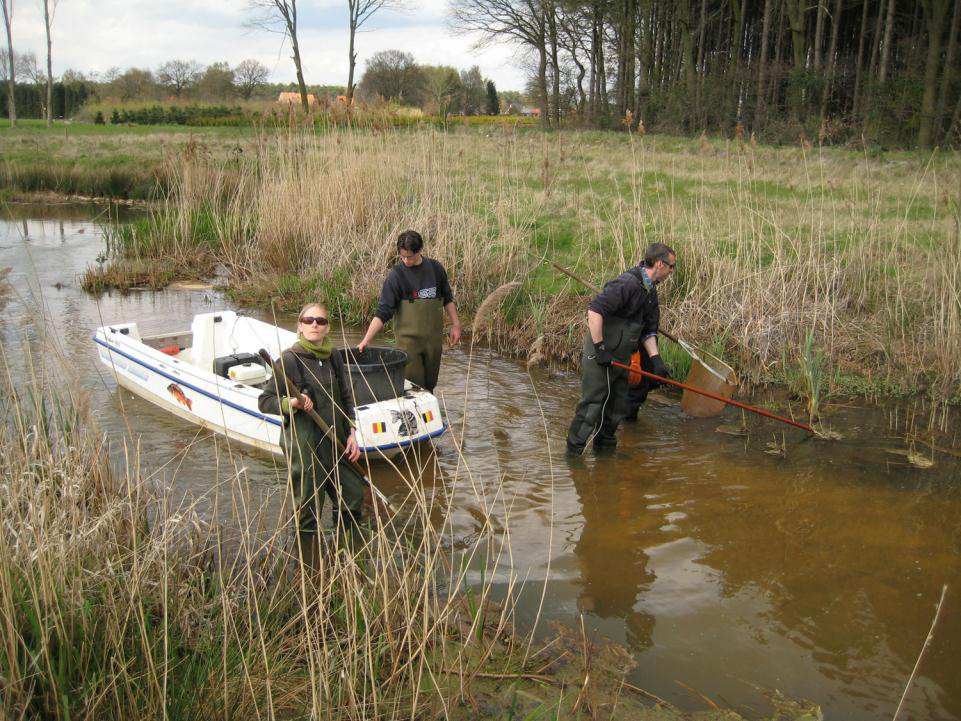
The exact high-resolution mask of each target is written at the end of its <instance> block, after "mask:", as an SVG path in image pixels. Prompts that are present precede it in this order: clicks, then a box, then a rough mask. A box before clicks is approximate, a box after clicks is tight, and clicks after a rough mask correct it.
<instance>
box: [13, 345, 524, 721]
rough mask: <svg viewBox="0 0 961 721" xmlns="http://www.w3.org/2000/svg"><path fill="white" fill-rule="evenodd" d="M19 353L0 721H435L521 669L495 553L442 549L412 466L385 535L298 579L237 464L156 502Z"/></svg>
mask: <svg viewBox="0 0 961 721" xmlns="http://www.w3.org/2000/svg"><path fill="white" fill-rule="evenodd" d="M4 358H5V359H6V356H4ZM34 358H35V357H34V356H28V362H27V363H26V366H25V368H26V370H24V368H21V367H18V368H17V369H16V370H14V369H12V368H11V366H10V365H9V364H6V363H5V364H4V367H3V368H2V369H0V372H2V375H3V378H4V379H5V380H4V381H3V393H2V396H0V399H2V400H0V414H2V418H0V619H2V622H0V717H2V718H10V719H15V718H52V719H78V718H87V719H111V718H112V719H125V720H129V719H141V718H142V719H148V718H149V719H160V718H164V719H186V718H191V719H214V718H216V719H240V718H243V719H255V718H264V719H274V718H313V719H367V718H384V719H392V718H397V719H400V718H404V719H407V718H411V717H415V716H418V715H424V716H426V717H435V716H437V715H444V713H445V709H447V708H449V707H450V705H452V704H457V703H458V699H463V698H469V697H470V694H471V693H476V692H477V689H476V688H475V687H476V686H477V685H478V684H479V683H481V677H483V676H484V675H485V674H490V673H499V674H503V675H504V677H505V678H511V677H514V674H515V673H517V672H520V671H523V670H525V668H526V667H525V663H527V658H528V656H527V653H526V651H527V648H528V645H529V642H528V640H527V639H526V638H523V637H519V636H517V635H516V634H515V633H514V629H513V614H512V606H511V601H510V597H508V598H507V599H506V601H502V602H501V603H499V604H493V603H492V602H491V583H492V581H493V578H494V573H493V572H494V569H495V567H496V568H498V569H499V570H498V574H499V575H498V580H499V581H500V582H503V581H505V580H506V586H507V588H508V589H510V588H511V587H512V585H513V581H512V573H511V571H510V567H509V563H508V562H507V560H508V556H506V555H505V554H504V546H503V541H502V540H497V539H495V537H494V534H492V533H488V532H487V531H489V530H490V529H489V528H488V529H486V530H485V529H482V531H481V533H480V534H479V536H478V538H477V539H476V540H475V541H474V542H473V543H470V544H468V545H467V546H466V547H463V548H462V549H461V550H459V551H457V552H453V551H452V550H451V549H450V546H449V544H448V543H447V542H446V541H445V540H444V536H445V532H447V531H448V530H449V528H448V520H449V517H450V515H449V514H450V504H451V503H452V500H451V498H452V497H451V496H449V495H446V494H445V493H443V492H436V493H434V494H433V495H428V489H426V488H424V487H423V486H422V483H424V479H423V478H422V477H421V473H422V470H421V469H418V468H417V467H416V466H410V467H408V468H406V469H405V470H404V474H405V480H406V482H407V483H408V484H409V487H410V493H409V495H408V496H407V497H406V498H405V499H398V505H399V506H400V511H399V514H398V516H397V517H396V518H395V519H394V521H393V523H392V525H390V526H388V527H387V528H386V529H383V530H382V531H381V532H379V533H373V534H371V536H370V538H369V541H368V543H367V544H366V545H365V546H364V547H363V548H362V549H360V550H358V551H357V552H356V553H351V552H349V551H347V550H345V548H344V547H342V546H340V547H337V546H335V545H333V544H330V545H329V546H328V547H327V550H326V553H325V554H324V557H323V561H322V563H321V567H320V569H319V571H318V573H317V575H316V577H311V576H309V575H304V574H299V573H298V571H297V568H296V564H295V563H293V561H292V558H291V556H292V552H291V548H290V541H289V535H290V534H289V527H290V524H289V523H287V522H286V520H285V517H282V518H281V519H280V521H279V524H278V523H276V522H274V519H272V518H270V517H269V515H268V514H266V512H265V511H264V509H263V508H259V507H258V503H257V501H256V499H255V498H253V497H251V496H250V494H249V489H248V488H247V484H246V478H245V474H244V470H243V469H237V468H236V467H234V468H233V469H232V470H231V471H230V472H229V474H228V475H226V476H225V477H223V478H218V479H215V480H214V483H213V485H212V490H211V491H210V493H209V495H208V496H207V497H204V498H199V499H195V500H193V501H191V502H180V503H175V502H174V500H173V498H172V497H171V495H169V494H168V493H166V491H165V490H164V489H165V488H166V487H167V486H168V484H169V482H170V480H171V479H170V478H165V477H164V476H163V475H162V474H157V473H156V471H155V470H154V469H142V468H141V464H140V458H139V452H138V448H137V447H136V445H130V444H129V443H128V444H126V445H124V446H123V447H110V444H109V442H108V440H107V439H106V438H105V437H104V436H103V435H102V434H101V433H100V432H99V431H98V429H97V425H96V423H95V422H94V420H93V418H92V416H91V415H90V413H89V410H88V409H87V407H86V406H85V404H84V401H83V396H82V395H81V394H79V393H77V392H74V391H73V390H72V389H71V387H70V386H69V384H67V383H64V381H63V374H62V373H56V372H55V373H50V372H49V370H48V369H46V368H44V367H42V366H41V365H40V362H39V360H34ZM24 374H26V377H24ZM15 378H18V379H19V380H17V381H14V379H15ZM111 457H113V458H114V462H111V461H110V458H111ZM118 460H119V461H120V465H118V463H117V461H118ZM234 460H237V459H234ZM224 465H225V466H227V467H230V466H231V464H230V463H225V464H224ZM148 472H149V473H148ZM150 478H153V480H149V479H150ZM454 485H455V486H456V481H455V482H454ZM283 487H284V484H283V480H282V479H279V481H278V488H279V489H283ZM439 490H440V489H439ZM225 509H227V511H228V512H226V513H225ZM229 509H233V511H232V512H229ZM225 515H226V516H227V519H226V520H223V521H219V522H218V521H213V520H211V519H212V518H217V517H218V516H221V517H223V516H225ZM285 515H286V514H285ZM478 571H481V574H480V575H481V576H482V577H484V578H486V579H487V581H486V582H485V583H482V584H477V583H476V581H472V582H471V583H470V584H468V578H473V577H474V576H475V575H476V574H477V573H478ZM517 678H520V676H517Z"/></svg>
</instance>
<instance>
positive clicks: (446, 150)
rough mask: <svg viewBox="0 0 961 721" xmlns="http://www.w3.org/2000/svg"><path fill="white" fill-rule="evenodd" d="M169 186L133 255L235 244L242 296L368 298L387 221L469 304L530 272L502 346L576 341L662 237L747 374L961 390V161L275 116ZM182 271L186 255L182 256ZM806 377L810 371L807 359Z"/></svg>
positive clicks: (169, 173) (136, 230)
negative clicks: (319, 129)
mask: <svg viewBox="0 0 961 721" xmlns="http://www.w3.org/2000/svg"><path fill="white" fill-rule="evenodd" d="M168 162H170V163H172V165H170V166H169V167H168V168H167V170H166V172H165V177H169V178H171V179H172V180H171V183H172V188H171V191H170V193H169V194H168V196H167V197H166V200H165V202H164V203H163V205H162V207H161V208H160V209H158V210H157V211H156V212H155V213H154V214H153V215H152V217H151V219H150V220H149V221H147V222H145V223H143V224H141V225H140V226H134V227H132V228H131V229H129V230H128V231H126V232H127V233H128V237H127V238H125V239H124V242H123V243H122V244H121V246H122V249H123V252H122V255H123V256H124V257H127V258H129V257H140V258H163V259H168V258H169V259H173V260H174V261H175V263H178V264H179V265H181V266H182V267H183V268H185V269H186V268H190V267H195V268H197V267H201V266H202V265H203V264H202V263H198V262H197V258H198V256H197V253H198V252H200V256H199V257H200V258H202V259H206V262H207V263H208V266H209V264H210V263H211V262H217V263H222V264H223V265H224V266H225V268H226V269H227V270H228V272H229V278H230V279H229V282H228V286H229V288H230V291H231V292H232V293H233V294H234V297H235V298H236V299H237V300H240V301H244V302H248V303H255V304H267V303H268V302H274V303H279V304H280V305H288V306H291V307H293V306H296V305H299V304H300V302H301V301H302V300H303V299H304V298H305V297H308V296H311V295H313V294H317V293H320V294H322V295H324V296H325V297H327V298H329V299H330V300H331V301H332V302H333V304H334V306H335V307H339V309H340V312H341V314H342V315H343V316H344V318H345V319H346V320H352V321H360V320H363V319H366V317H368V316H369V313H370V312H371V310H372V308H373V306H374V304H375V302H376V298H377V294H378V290H379V286H380V282H381V279H382V277H383V273H384V272H385V270H386V268H387V267H388V266H389V265H390V263H391V262H392V260H393V255H394V250H393V244H392V240H393V238H394V236H395V235H396V233H397V232H398V231H400V230H403V229H405V228H416V229H418V230H420V231H421V232H422V233H423V234H424V235H425V237H426V238H427V239H428V243H429V245H428V253H429V254H431V255H433V256H435V257H437V258H439V259H440V260H441V261H442V262H444V263H445V264H446V265H447V267H448V269H449V271H450V275H451V278H452V281H453V283H454V285H455V292H456V294H457V297H458V302H459V305H460V306H461V307H462V308H463V309H464V310H465V311H466V312H467V313H468V315H469V314H470V313H472V312H473V311H475V310H476V309H477V308H478V307H479V306H480V304H481V303H482V302H483V300H484V298H485V297H486V296H487V294H488V293H490V292H491V291H493V290H494V289H495V288H497V287H500V286H502V285H504V284H505V283H510V282H513V281H519V282H522V283H523V285H522V286H521V287H520V288H519V289H517V290H515V291H513V292H512V293H511V295H510V297H508V298H507V299H505V300H504V303H503V305H502V306H501V307H502V312H501V313H500V314H499V315H498V316H497V317H495V318H492V319H491V320H490V322H488V323H487V325H486V327H488V328H490V330H491V331H492V333H493V335H494V336H495V337H496V338H497V339H498V340H497V342H498V344H499V345H500V347H501V348H502V349H504V350H508V351H514V352H519V353H523V349H526V348H530V347H531V345H532V344H533V343H534V341H535V340H536V339H538V338H542V341H541V342H540V344H539V352H540V354H541V355H543V356H545V357H549V358H554V359H558V360H562V361H575V362H576V360H577V350H578V347H579V337H580V333H581V328H582V323H583V314H584V307H585V303H586V298H587V291H585V289H583V288H581V287H579V286H578V285H577V284H576V283H574V282H573V281H571V280H569V279H567V278H564V277H561V276H559V275H558V274H557V273H556V272H554V271H552V270H551V269H549V268H548V267H546V266H541V265H540V264H538V262H537V260H536V259H535V258H534V257H532V255H531V253H533V254H535V255H542V254H546V255H547V256H548V257H550V258H552V259H555V260H558V261H559V262H562V263H566V264H568V265H570V266H572V267H574V268H575V269H576V270H577V271H578V272H579V273H580V274H582V275H583V276H585V277H587V278H588V279H589V280H591V281H592V282H594V283H596V284H601V283H602V282H603V281H604V280H605V279H606V278H609V277H611V276H612V275H614V274H616V273H618V272H620V271H621V270H622V269H624V268H625V267H628V266H630V265H633V264H635V263H636V262H638V259H639V258H640V257H641V256H642V254H643V249H644V248H645V247H646V246H647V245H648V244H649V243H651V242H654V241H664V242H667V243H669V244H671V245H672V246H674V247H675V248H676V249H677V251H678V256H679V260H678V272H677V273H676V275H675V277H674V278H673V279H672V281H670V282H669V283H668V285H666V286H665V287H664V289H663V292H662V298H663V302H662V307H663V318H664V324H665V326H667V327H670V328H672V329H673V330H674V331H675V332H679V333H681V334H682V335H684V336H686V337H687V338H688V339H690V340H693V341H694V342H698V343H704V344H708V345H712V346H713V347H715V348H719V349H720V350H722V351H723V353H724V355H725V356H726V357H727V358H728V359H729V360H730V361H731V362H732V363H733V365H735V367H736V368H737V370H738V372H739V374H740V376H741V377H742V378H744V379H746V380H747V381H749V382H751V383H767V382H772V381H773V382H784V381H785V380H787V379H788V377H789V376H790V375H791V374H794V375H795V376H797V375H798V374H800V376H804V375H805V371H804V367H803V366H804V363H805V360H804V353H803V352H802V349H803V348H804V347H805V343H806V342H807V341H808V339H809V338H810V344H811V351H810V352H809V353H808V356H809V357H813V356H811V353H815V354H823V355H824V357H825V359H826V364H825V368H826V370H825V371H824V373H823V374H822V375H823V376H824V377H823V378H822V379H821V380H822V381H823V383H821V385H823V386H824V390H825V391H826V392H827V393H829V394H830V393H836V392H856V393H863V394H884V393H910V392H915V391H919V390H923V389H925V388H930V389H931V392H932V393H936V394H938V395H940V396H943V397H948V398H954V399H957V398H958V396H959V389H961V367H959V364H958V363H957V358H958V356H959V351H961V239H959V235H961V230H959V228H961V225H959V223H961V221H959V220H958V218H959V203H961V195H958V190H957V188H958V187H959V185H961V162H959V158H958V156H956V155H951V156H945V157H931V158H925V157H922V156H917V155H907V154H903V155H889V156H887V157H883V158H870V157H865V156H863V155H858V154H856V153H851V152H848V151H840V150H827V149H825V150H814V151H810V150H805V149H803V148H763V147H762V148H754V147H752V146H750V145H741V144H738V143H736V142H734V141H715V142H713V143H712V142H707V141H704V142H701V143H698V142H696V141H685V140H678V139H670V138H667V139H650V138H642V139H637V138H631V137H624V136H612V135H610V134H601V133H577V132H563V133H556V134H553V135H542V134H535V133H524V132H514V131H508V130H503V129H500V130H493V131H490V132H485V133H480V132H466V131H462V132H448V133H445V132H440V131H436V130H422V131H414V132H402V131H386V132H371V131H361V130H355V131H342V130H338V129H331V130H330V131H329V132H326V133H323V134H314V133H302V132H299V131H291V132H289V133H283V134H277V135H271V136H269V137H268V136H265V137H263V138H261V140H260V142H259V143H258V144H257V146H256V152H253V151H251V152H248V153H245V157H244V158H242V159H238V158H226V159H225V158H224V157H223V156H222V155H220V154H217V153H209V152H208V153H206V154H205V153H203V152H197V151H196V150H193V151H191V150H190V149H188V150H187V151H185V152H183V153H180V154H179V155H176V156H171V158H169V159H168ZM186 272H187V271H184V273H186ZM807 376H808V377H811V375H810V373H808V374H807Z"/></svg>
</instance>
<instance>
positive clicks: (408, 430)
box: [390, 411, 417, 436]
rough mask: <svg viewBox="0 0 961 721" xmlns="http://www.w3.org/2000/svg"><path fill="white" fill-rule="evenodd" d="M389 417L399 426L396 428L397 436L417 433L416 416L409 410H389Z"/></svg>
mask: <svg viewBox="0 0 961 721" xmlns="http://www.w3.org/2000/svg"><path fill="white" fill-rule="evenodd" d="M390 419H391V420H392V421H393V422H395V423H399V427H398V428H397V435H398V436H415V435H417V416H415V415H414V414H413V413H411V412H410V411H391V412H390Z"/></svg>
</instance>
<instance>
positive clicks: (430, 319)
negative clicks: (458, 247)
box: [357, 230, 461, 392]
mask: <svg viewBox="0 0 961 721" xmlns="http://www.w3.org/2000/svg"><path fill="white" fill-rule="evenodd" d="M423 248H424V239H423V238H421V236H420V233H418V232H417V231H414V230H406V231H404V232H403V233H401V234H400V235H399V236H398V237H397V254H398V256H400V260H399V261H398V263H397V264H396V265H395V266H394V267H393V268H391V270H390V272H389V273H388V274H387V279H386V280H385V281H384V286H383V288H381V291H380V302H379V303H378V305H377V312H376V313H375V314H374V317H373V318H372V319H371V321H370V326H368V328H367V333H366V334H365V335H364V339H363V340H362V341H361V342H360V343H359V344H358V346H357V347H358V349H359V350H361V351H363V350H364V349H365V348H366V347H367V346H368V345H369V344H370V342H371V341H372V340H373V339H374V337H375V336H376V335H377V334H378V333H379V332H380V331H381V329H383V327H384V326H385V325H386V324H387V321H389V320H390V319H391V318H394V336H395V338H396V339H397V347H398V348H402V349H403V350H405V351H407V367H406V368H405V370H404V376H405V377H406V378H407V380H409V381H410V382H411V383H414V384H416V385H419V386H420V387H421V388H425V389H426V390H428V391H431V392H433V391H434V387H435V386H436V385H437V375H438V373H439V372H440V357H441V352H442V350H443V335H444V313H445V312H446V313H447V316H448V317H449V318H450V322H451V327H450V344H451V345H452V346H453V345H456V344H457V343H458V342H459V341H460V334H461V325H460V319H459V318H458V317H457V308H456V306H455V305H454V294H453V293H452V292H451V289H450V282H449V281H448V280H447V271H446V270H444V266H442V265H441V264H440V263H439V262H437V261H436V260H434V259H433V258H428V257H426V256H424V254H423V252H422V251H423ZM395 316H396V317H395Z"/></svg>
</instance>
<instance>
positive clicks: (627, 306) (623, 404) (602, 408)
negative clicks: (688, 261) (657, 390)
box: [567, 243, 677, 456]
mask: <svg viewBox="0 0 961 721" xmlns="http://www.w3.org/2000/svg"><path fill="white" fill-rule="evenodd" d="M676 262H677V257H676V254H675V253H674V250H673V249H672V248H670V247H668V246H667V245H665V244H664V243H654V244H652V245H651V246H650V247H649V248H648V249H647V252H646V253H644V262H643V263H642V264H641V265H637V266H635V267H633V268H631V269H630V270H628V271H627V272H626V273H622V274H621V275H619V276H618V277H617V278H615V279H614V280H612V281H609V282H608V283H606V284H605V285H604V289H603V290H602V291H601V292H600V294H598V295H597V296H595V297H594V299H593V300H591V302H590V303H589V304H588V307H587V308H588V309H587V333H586V334H585V335H584V349H583V354H582V356H581V374H582V375H581V401H580V403H578V405H577V410H576V411H575V413H574V420H573V421H571V427H570V430H569V431H568V433H567V453H568V454H569V455H573V456H579V455H581V454H582V453H583V452H584V447H585V446H586V445H587V443H588V441H590V440H593V441H594V449H595V450H603V449H613V448H615V447H616V446H617V437H616V435H615V433H616V431H617V427H618V426H619V425H620V423H621V421H622V420H624V417H625V415H627V413H628V405H629V403H628V384H627V370H625V369H623V368H617V367H614V366H612V365H611V362H612V361H618V362H619V363H623V364H624V365H629V364H630V362H631V354H633V353H634V351H636V350H637V349H638V348H639V347H640V348H641V349H642V350H643V351H644V352H645V353H646V355H647V356H648V359H649V365H648V367H649V368H650V372H652V373H654V374H655V375H659V376H662V377H665V378H667V377H669V375H668V371H667V368H666V367H665V365H664V361H663V359H662V358H661V356H660V353H659V352H658V348H657V328H658V323H659V322H660V307H659V305H658V301H657V289H656V288H655V286H656V285H657V284H658V283H660V282H661V281H663V280H665V279H667V278H668V277H670V275H671V273H673V272H674V265H675V263H676Z"/></svg>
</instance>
